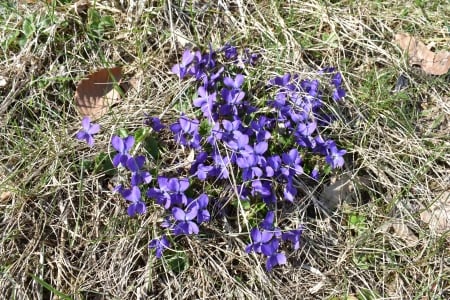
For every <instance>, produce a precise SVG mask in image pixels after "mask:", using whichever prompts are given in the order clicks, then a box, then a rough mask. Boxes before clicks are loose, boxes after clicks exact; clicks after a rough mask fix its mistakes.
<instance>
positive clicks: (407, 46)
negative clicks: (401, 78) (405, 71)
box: [395, 33, 450, 75]
mask: <svg viewBox="0 0 450 300" xmlns="http://www.w3.org/2000/svg"><path fill="white" fill-rule="evenodd" d="M395 42H396V43H397V44H398V45H399V46H400V48H402V49H403V50H405V51H407V52H408V55H409V63H410V64H411V65H419V66H421V67H422V70H424V71H425V72H426V73H428V74H432V75H443V74H446V73H447V72H448V70H449V69H450V52H448V51H440V52H438V53H434V52H433V51H431V50H429V49H428V48H427V46H426V45H425V44H424V43H422V42H421V41H419V40H417V39H416V38H414V37H412V36H410V35H408V34H404V33H398V34H396V35H395Z"/></svg>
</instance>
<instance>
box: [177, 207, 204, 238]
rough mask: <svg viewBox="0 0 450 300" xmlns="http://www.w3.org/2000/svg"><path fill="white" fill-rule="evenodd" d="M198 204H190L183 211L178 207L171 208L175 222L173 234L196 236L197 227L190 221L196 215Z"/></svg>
mask: <svg viewBox="0 0 450 300" xmlns="http://www.w3.org/2000/svg"><path fill="white" fill-rule="evenodd" d="M198 209H199V207H198V203H197V202H191V203H190V205H189V206H188V207H187V208H186V210H183V209H181V208H179V207H173V208H172V215H173V217H174V218H175V220H176V221H177V222H176V223H175V228H174V234H175V235H180V234H198V232H199V228H198V225H197V224H196V223H195V222H194V221H192V220H194V219H195V218H196V217H197V215H198Z"/></svg>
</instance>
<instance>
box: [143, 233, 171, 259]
mask: <svg viewBox="0 0 450 300" xmlns="http://www.w3.org/2000/svg"><path fill="white" fill-rule="evenodd" d="M148 247H149V248H151V249H155V250H156V251H155V254H156V258H161V256H162V255H163V252H164V251H165V250H166V249H167V248H169V247H170V243H169V240H168V239H167V237H166V236H165V235H163V236H162V237H161V239H153V240H151V242H150V244H149V245H148Z"/></svg>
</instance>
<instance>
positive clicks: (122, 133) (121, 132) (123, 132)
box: [118, 128, 128, 138]
mask: <svg viewBox="0 0 450 300" xmlns="http://www.w3.org/2000/svg"><path fill="white" fill-rule="evenodd" d="M118 135H119V136H120V137H121V138H126V137H127V136H128V131H127V130H126V129H125V128H120V129H119V132H118Z"/></svg>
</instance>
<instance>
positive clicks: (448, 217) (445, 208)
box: [420, 191, 450, 233]
mask: <svg viewBox="0 0 450 300" xmlns="http://www.w3.org/2000/svg"><path fill="white" fill-rule="evenodd" d="M420 219H421V220H422V221H424V222H425V223H427V224H428V226H429V227H430V229H431V230H432V231H435V232H437V233H442V232H444V231H447V230H450V191H446V192H443V193H442V194H441V195H440V197H439V198H438V199H437V200H436V202H434V203H433V205H431V207H430V208H429V209H427V210H424V211H423V212H421V213H420Z"/></svg>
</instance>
